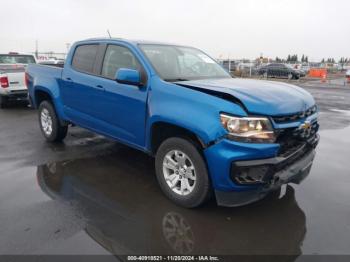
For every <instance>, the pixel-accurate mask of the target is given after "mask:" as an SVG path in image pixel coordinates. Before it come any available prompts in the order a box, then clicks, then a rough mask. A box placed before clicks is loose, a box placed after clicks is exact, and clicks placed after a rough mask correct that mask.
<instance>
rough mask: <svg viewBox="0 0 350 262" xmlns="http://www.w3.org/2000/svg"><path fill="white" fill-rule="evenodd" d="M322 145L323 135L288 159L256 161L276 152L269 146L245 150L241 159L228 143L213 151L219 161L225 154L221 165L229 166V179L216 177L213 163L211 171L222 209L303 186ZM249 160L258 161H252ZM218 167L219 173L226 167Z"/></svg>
mask: <svg viewBox="0 0 350 262" xmlns="http://www.w3.org/2000/svg"><path fill="white" fill-rule="evenodd" d="M318 142H319V135H318V134H316V135H315V137H314V138H313V139H312V140H310V141H308V142H307V143H305V144H304V145H303V146H301V147H300V148H299V149H298V150H295V151H294V152H293V153H292V154H289V155H288V156H287V157H285V156H284V157H282V156H277V157H256V155H259V154H261V153H262V152H268V153H269V154H270V153H271V151H273V148H269V147H268V145H265V146H263V145H260V146H258V145H249V146H248V148H249V150H248V149H247V148H245V151H242V148H241V151H240V154H241V155H240V156H237V151H231V152H236V153H235V155H232V154H229V151H228V148H225V145H226V144H225V143H226V142H225V143H224V144H223V145H219V146H218V147H217V148H215V150H214V149H211V150H213V152H207V154H208V155H209V154H213V153H216V154H219V157H220V154H221V159H223V156H225V157H226V159H224V160H223V161H222V162H221V163H222V165H223V166H226V167H225V172H224V173H226V175H223V173H220V174H219V173H218V172H217V173H215V169H213V165H212V164H211V163H209V169H210V168H212V170H213V171H214V173H211V174H212V181H213V184H214V190H215V195H216V200H217V203H218V205H221V206H231V207H232V206H241V205H246V204H249V203H252V202H255V201H258V200H260V199H262V198H264V197H265V196H266V195H267V194H268V193H269V192H271V191H274V190H277V189H279V188H280V187H281V186H282V185H283V184H287V183H296V184H298V183H300V182H301V181H302V180H303V179H304V178H305V177H306V176H307V175H308V174H309V172H310V169H311V166H312V163H313V160H314V157H315V147H316V146H317V144H318ZM233 146H237V145H233V144H231V147H233ZM226 147H227V145H226ZM237 149H239V148H237ZM242 152H243V153H242ZM272 155H273V153H272ZM275 155H276V154H275ZM232 156H233V157H232ZM242 156H244V157H245V159H246V160H245V159H244V158H243V159H244V160H240V159H242ZM249 157H251V158H250V159H255V160H249ZM238 159H239V160H238ZM227 163H229V167H228V166H227ZM215 166H216V167H217V169H220V167H222V166H220V165H219V162H218V161H217V162H216V163H215ZM212 170H211V172H212ZM227 174H229V175H227ZM213 175H214V176H216V177H213Z"/></svg>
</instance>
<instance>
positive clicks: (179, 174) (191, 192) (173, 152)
mask: <svg viewBox="0 0 350 262" xmlns="http://www.w3.org/2000/svg"><path fill="white" fill-rule="evenodd" d="M156 173H157V179H158V182H159V185H160V187H161V189H162V191H163V192H164V194H165V195H166V196H167V197H168V198H169V199H171V200H172V201H173V202H175V203H177V204H178V205H181V206H183V207H187V208H194V207H197V206H200V205H201V204H203V203H204V202H206V201H207V200H208V199H209V198H210V195H211V186H210V180H209V176H208V171H207V167H206V164H205V161H204V159H203V157H202V155H201V154H200V152H199V150H198V149H197V147H196V146H195V145H194V144H193V143H191V142H190V141H189V140H187V139H183V138H177V137H173V138H169V139H167V140H165V141H164V142H163V143H162V144H161V146H160V147H159V149H158V151H157V154H156Z"/></svg>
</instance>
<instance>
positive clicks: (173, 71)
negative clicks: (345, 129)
mask: <svg viewBox="0 0 350 262" xmlns="http://www.w3.org/2000/svg"><path fill="white" fill-rule="evenodd" d="M27 80H28V81H27V83H28V89H29V97H30V101H31V104H32V106H33V107H35V108H38V115H39V125H40V129H41V131H42V134H43V136H44V137H45V138H46V140H48V141H51V142H57V141H61V140H63V139H64V138H65V136H66V135H67V130H68V127H69V125H71V124H74V125H77V126H80V127H83V128H86V129H89V130H92V131H94V132H96V133H99V134H102V135H105V136H107V137H110V138H112V139H115V140H117V141H119V142H121V143H124V144H126V145H129V146H131V147H133V148H136V149H138V150H142V151H144V152H146V153H148V154H150V155H152V156H154V157H155V170H156V176H157V179H158V182H159V185H160V187H161V189H162V191H163V192H164V194H165V195H166V196H167V197H168V198H170V199H171V200H173V201H174V202H176V203H177V204H179V205H182V206H184V207H188V208H192V207H197V206H199V205H201V204H203V203H204V202H206V201H207V200H208V199H210V197H211V196H212V195H213V194H215V197H216V201H217V203H218V204H219V205H223V206H239V205H244V204H248V203H252V202H254V201H257V200H259V199H261V198H263V197H264V196H266V195H267V194H268V193H269V192H271V191H273V190H278V189H279V188H280V187H281V186H282V185H283V184H287V183H299V182H300V181H302V180H303V179H304V178H305V177H306V176H307V175H308V173H309V171H310V168H311V165H312V162H313V159H314V156H315V147H316V145H317V144H318V141H319V135H318V128H319V125H318V122H317V116H318V113H317V106H316V104H315V101H314V99H313V97H312V96H311V95H310V94H309V93H308V92H306V91H305V90H303V89H302V88H299V87H297V86H294V85H290V84H285V83H279V82H269V81H262V80H246V79H235V78H232V77H231V76H230V74H228V73H227V72H226V71H225V70H224V69H223V68H222V67H221V66H220V65H219V64H218V63H217V62H216V61H215V60H214V59H212V58H211V57H210V56H208V55H207V54H205V53H203V52H202V51H200V50H198V49H195V48H192V47H187V46H179V45H171V44H163V43H156V42H146V41H129V40H123V39H90V40H85V41H80V42H77V43H75V44H74V45H73V46H72V48H71V50H70V52H69V54H68V56H67V59H66V61H65V65H64V67H63V68H58V67H51V66H44V65H29V66H28V68H27ZM135 161H136V160H135Z"/></svg>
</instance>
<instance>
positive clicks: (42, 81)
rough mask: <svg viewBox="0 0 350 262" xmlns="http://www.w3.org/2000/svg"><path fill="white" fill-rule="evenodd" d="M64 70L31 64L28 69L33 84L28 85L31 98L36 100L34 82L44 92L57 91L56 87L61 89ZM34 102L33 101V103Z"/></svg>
mask: <svg viewBox="0 0 350 262" xmlns="http://www.w3.org/2000/svg"><path fill="white" fill-rule="evenodd" d="M62 72H63V68H60V67H56V66H48V65H40V64H30V65H28V67H27V69H26V73H27V74H28V77H29V79H31V81H30V82H31V83H30V84H29V85H28V92H29V94H30V97H32V98H34V97H35V94H34V88H33V82H35V85H36V86H37V87H38V89H42V90H55V87H59V85H60V84H59V83H60V80H61V77H62ZM31 102H33V101H31Z"/></svg>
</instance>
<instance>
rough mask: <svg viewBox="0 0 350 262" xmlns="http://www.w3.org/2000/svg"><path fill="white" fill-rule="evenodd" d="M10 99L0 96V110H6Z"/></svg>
mask: <svg viewBox="0 0 350 262" xmlns="http://www.w3.org/2000/svg"><path fill="white" fill-rule="evenodd" d="M7 103H8V99H7V97H6V96H0V108H6V107H7Z"/></svg>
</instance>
